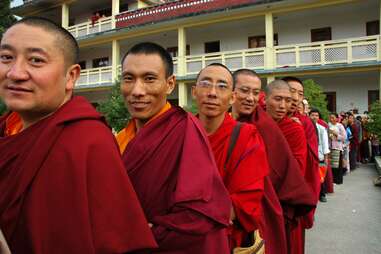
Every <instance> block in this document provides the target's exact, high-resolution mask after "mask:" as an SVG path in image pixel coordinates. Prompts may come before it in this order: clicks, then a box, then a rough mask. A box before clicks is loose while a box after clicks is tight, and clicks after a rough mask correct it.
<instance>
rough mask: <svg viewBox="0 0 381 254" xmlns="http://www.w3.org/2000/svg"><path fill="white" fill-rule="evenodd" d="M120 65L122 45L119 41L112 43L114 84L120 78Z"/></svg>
mask: <svg viewBox="0 0 381 254" xmlns="http://www.w3.org/2000/svg"><path fill="white" fill-rule="evenodd" d="M119 65H120V44H119V41H117V40H113V41H112V82H113V83H114V82H115V81H117V80H118V78H119Z"/></svg>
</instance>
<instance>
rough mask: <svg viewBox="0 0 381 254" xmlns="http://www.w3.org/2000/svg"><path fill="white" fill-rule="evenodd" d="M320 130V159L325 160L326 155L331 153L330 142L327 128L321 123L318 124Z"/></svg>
mask: <svg viewBox="0 0 381 254" xmlns="http://www.w3.org/2000/svg"><path fill="white" fill-rule="evenodd" d="M316 128H317V130H318V138H319V161H324V155H326V154H329V153H330V150H329V142H328V132H327V130H326V128H325V127H324V126H322V125H320V124H318V123H317V124H316Z"/></svg>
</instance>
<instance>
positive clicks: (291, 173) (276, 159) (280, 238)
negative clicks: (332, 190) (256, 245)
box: [239, 106, 316, 254]
mask: <svg viewBox="0 0 381 254" xmlns="http://www.w3.org/2000/svg"><path fill="white" fill-rule="evenodd" d="M239 120H241V121H245V122H250V123H253V124H255V126H256V127H257V128H258V131H259V132H260V134H261V136H262V138H263V141H264V144H265V147H266V153H267V158H268V161H269V166H270V172H269V178H270V180H271V185H272V186H271V187H272V188H273V189H274V190H275V193H276V195H277V198H278V199H279V201H280V203H281V206H282V214H281V216H282V217H280V216H279V213H278V212H277V210H276V209H273V210H270V209H266V207H264V211H267V217H268V219H267V221H271V222H272V223H271V224H270V225H269V224H268V223H266V225H267V226H268V227H269V229H270V230H271V231H270V234H269V236H268V238H269V239H268V240H266V239H265V240H266V253H268V254H282V253H288V251H287V249H288V245H289V244H288V243H287V238H286V236H287V235H288V236H289V235H290V232H287V233H286V232H285V229H288V230H289V229H290V228H289V227H285V223H286V224H290V223H291V224H293V223H294V222H295V221H296V219H297V218H298V217H301V216H304V215H306V214H307V213H308V212H309V211H311V210H312V209H313V208H314V207H315V206H316V200H315V198H314V196H313V194H312V192H311V190H310V188H309V186H308V185H307V183H306V181H305V180H304V177H303V176H302V174H301V171H300V169H299V165H298V162H297V161H296V159H295V158H294V157H293V154H292V152H291V150H290V148H289V145H288V143H287V140H286V139H285V137H284V136H283V133H282V132H281V130H280V129H279V127H278V125H277V123H276V122H275V121H274V120H273V119H272V118H271V117H270V116H269V115H268V114H267V113H266V112H265V111H264V110H263V109H262V107H260V106H258V107H257V108H256V110H255V111H254V113H253V114H252V115H251V116H250V117H246V118H241V119H239ZM267 192H268V191H267V189H266V186H265V194H266V193H267ZM269 211H270V212H269ZM271 211H273V212H271ZM265 214H266V213H265ZM283 217H284V220H283ZM280 226H281V227H282V229H279V227H280Z"/></svg>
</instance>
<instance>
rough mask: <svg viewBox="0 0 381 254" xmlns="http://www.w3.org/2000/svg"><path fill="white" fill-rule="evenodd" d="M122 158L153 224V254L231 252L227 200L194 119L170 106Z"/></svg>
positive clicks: (127, 148) (144, 130)
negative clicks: (156, 245)
mask: <svg viewBox="0 0 381 254" xmlns="http://www.w3.org/2000/svg"><path fill="white" fill-rule="evenodd" d="M122 157H123V161H124V163H125V166H126V168H127V172H128V174H129V176H130V179H131V182H132V184H133V186H134V188H135V190H136V193H137V195H138V198H139V200H140V201H141V204H142V207H143V210H144V212H145V214H146V216H147V219H148V221H149V222H150V223H152V224H153V228H152V230H153V233H154V236H155V238H156V241H157V242H158V244H159V250H158V251H157V252H155V253H182V254H184V253H189V254H191V253H192V254H193V253H199V254H203V253H205V254H206V253H221V254H225V253H229V247H228V242H227V234H226V227H227V226H228V225H229V216H230V207H231V202H230V199H229V195H228V193H227V191H226V189H225V187H224V184H223V182H222V181H221V178H220V176H219V175H218V171H217V168H216V164H215V162H214V159H213V154H212V152H211V149H210V146H209V143H208V140H207V137H206V135H205V133H204V131H203V130H202V127H201V126H200V125H199V123H198V120H197V119H196V118H195V117H193V116H192V115H191V114H189V113H186V112H185V111H183V110H182V109H180V108H178V107H172V108H171V109H170V110H168V111H167V112H165V113H163V114H162V115H160V116H158V117H157V118H156V119H154V120H153V121H151V122H149V123H147V124H146V125H145V126H144V127H142V128H141V129H140V130H139V131H138V132H137V134H136V136H135V137H134V138H133V139H132V140H131V141H130V142H129V143H128V145H127V147H126V149H125V151H124V152H123V156H122Z"/></svg>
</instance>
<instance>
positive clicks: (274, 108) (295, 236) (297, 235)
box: [265, 80, 317, 254]
mask: <svg viewBox="0 0 381 254" xmlns="http://www.w3.org/2000/svg"><path fill="white" fill-rule="evenodd" d="M265 92H266V112H267V113H268V114H269V115H270V116H271V117H272V118H273V120H274V121H276V122H277V123H278V126H279V128H280V129H281V131H282V133H283V135H284V137H285V138H286V140H287V143H288V144H289V147H290V149H291V152H292V154H293V156H294V158H295V159H296V161H297V162H298V165H299V170H300V172H301V173H302V175H303V176H304V175H305V171H306V164H307V140H306V136H305V133H304V129H303V127H302V125H301V124H300V123H298V122H295V121H294V120H291V119H290V118H288V117H287V112H288V110H289V105H290V103H291V100H292V97H291V92H290V86H289V85H288V84H287V83H286V82H285V81H283V80H275V81H273V82H271V83H270V84H268V85H267V86H266V88H265ZM311 191H312V190H311ZM316 203H317V197H314V204H316ZM301 219H302V218H301ZM301 219H300V220H297V221H295V222H294V223H293V224H288V225H287V227H288V229H286V232H290V235H288V236H287V237H288V243H289V244H290V246H289V253H292V254H299V253H304V227H302V224H301Z"/></svg>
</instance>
